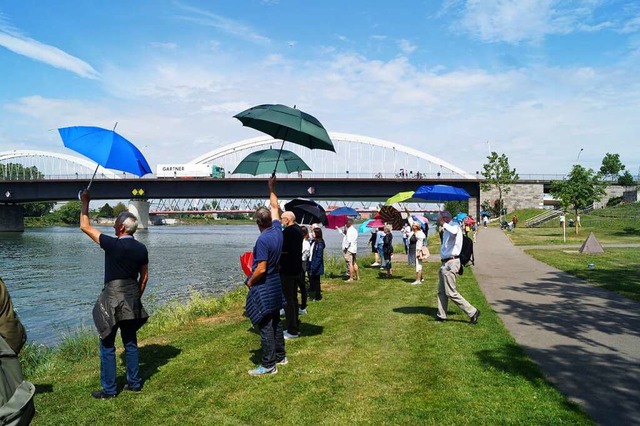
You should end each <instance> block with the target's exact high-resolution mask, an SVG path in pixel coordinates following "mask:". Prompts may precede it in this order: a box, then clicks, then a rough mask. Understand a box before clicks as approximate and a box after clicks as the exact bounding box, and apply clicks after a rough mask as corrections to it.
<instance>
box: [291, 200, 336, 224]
mask: <svg viewBox="0 0 640 426" xmlns="http://www.w3.org/2000/svg"><path fill="white" fill-rule="evenodd" d="M284 209H285V210H287V211H290V212H292V213H293V214H295V215H296V222H298V223H299V224H301V225H310V224H312V223H322V224H323V225H326V224H327V215H326V213H325V211H324V208H323V207H322V206H321V205H320V204H318V203H316V202H315V201H313V200H310V199H308V198H294V199H293V200H291V201H289V202H288V203H286V204H285V205H284Z"/></svg>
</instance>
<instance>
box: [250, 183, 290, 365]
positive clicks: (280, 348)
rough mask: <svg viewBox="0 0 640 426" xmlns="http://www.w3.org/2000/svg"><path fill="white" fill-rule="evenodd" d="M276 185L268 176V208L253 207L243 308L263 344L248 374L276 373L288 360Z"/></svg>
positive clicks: (280, 232)
mask: <svg viewBox="0 0 640 426" xmlns="http://www.w3.org/2000/svg"><path fill="white" fill-rule="evenodd" d="M275 187H276V178H275V176H272V177H271V179H269V207H270V208H269V209H267V208H266V207H260V208H259V209H258V210H256V216H255V217H256V224H257V225H258V229H259V230H260V236H258V239H257V240H256V244H255V246H254V247H253V266H252V268H251V270H252V273H251V276H250V277H249V278H247V281H246V282H245V285H246V286H247V287H248V288H249V292H248V293H247V302H246V305H245V311H246V314H247V316H248V317H249V319H250V320H251V323H252V324H253V325H254V327H256V328H258V329H259V330H260V343H261V346H262V361H261V364H260V365H258V366H256V368H254V369H252V370H249V371H248V373H249V375H250V376H264V375H267V374H276V373H277V372H278V367H277V365H285V364H287V363H288V362H289V361H288V360H287V354H286V352H285V343H284V335H283V331H282V322H281V321H280V308H282V304H283V295H282V284H281V282H280V274H279V273H278V265H279V263H280V255H281V253H282V227H281V225H280V214H279V206H278V197H277V196H276V193H275Z"/></svg>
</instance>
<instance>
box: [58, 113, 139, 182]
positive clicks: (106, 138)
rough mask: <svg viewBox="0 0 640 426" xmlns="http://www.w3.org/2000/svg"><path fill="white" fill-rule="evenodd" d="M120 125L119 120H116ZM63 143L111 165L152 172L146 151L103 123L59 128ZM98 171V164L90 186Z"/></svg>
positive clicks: (123, 170) (100, 163)
mask: <svg viewBox="0 0 640 426" xmlns="http://www.w3.org/2000/svg"><path fill="white" fill-rule="evenodd" d="M116 126H117V123H116ZM58 132H59V133H60V137H61V138H62V143H63V144H64V146H66V147H67V148H70V149H72V150H74V151H76V152H78V153H80V154H82V155H84V156H85V157H88V158H90V159H91V160H93V161H95V162H96V163H98V166H102V167H104V168H107V169H114V170H119V171H121V172H128V173H132V174H134V175H136V176H144V175H146V174H147V173H151V167H149V163H148V162H147V160H146V159H145V158H144V155H142V153H141V152H140V150H139V149H138V148H136V147H135V145H133V144H132V143H131V142H129V141H128V140H126V139H125V138H123V137H122V136H120V135H119V134H117V133H116V132H115V126H114V130H107V129H103V128H101V127H91V126H75V127H63V128H60V129H58ZM97 172H98V167H96V170H95V172H93V176H92V177H91V181H89V185H88V186H87V189H89V188H90V187H91V183H92V182H93V178H95V176H96V173H97Z"/></svg>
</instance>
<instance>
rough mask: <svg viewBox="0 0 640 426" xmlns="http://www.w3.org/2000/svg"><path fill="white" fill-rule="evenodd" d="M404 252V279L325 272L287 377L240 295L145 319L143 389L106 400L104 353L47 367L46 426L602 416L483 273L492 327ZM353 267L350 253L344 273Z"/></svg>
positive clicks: (399, 269) (542, 420) (39, 380)
mask: <svg viewBox="0 0 640 426" xmlns="http://www.w3.org/2000/svg"><path fill="white" fill-rule="evenodd" d="M402 259H403V256H396V259H394V274H395V277H394V278H393V279H383V278H381V277H380V275H379V270H378V269H377V268H366V267H362V268H361V278H362V279H361V280H360V281H356V282H352V283H347V282H344V281H342V280H341V279H339V278H332V279H325V280H323V289H324V292H325V298H324V299H323V301H322V302H317V303H312V304H310V305H309V308H308V310H309V314H308V315H305V316H302V317H301V320H302V326H301V333H302V337H301V338H300V339H297V340H294V341H289V342H287V355H288V357H289V364H288V365H286V366H281V367H280V368H279V372H278V374H277V375H274V376H268V377H259V378H253V377H249V376H248V375H247V373H246V371H247V370H248V369H249V368H251V367H252V366H253V365H254V364H255V363H257V362H258V361H259V355H260V353H259V348H260V339H259V335H257V334H256V333H255V332H254V331H253V329H252V328H251V327H250V324H249V321H248V320H247V319H246V318H244V317H243V316H242V315H241V313H242V306H243V303H242V300H241V299H242V297H241V296H242V294H241V292H240V291H239V292H237V293H236V294H233V295H231V296H229V297H230V299H229V300H228V302H226V303H224V304H221V305H218V308H216V309H214V311H213V312H211V311H208V310H207V309H199V311H200V313H201V314H203V315H205V317H203V318H200V319H195V318H196V317H197V316H198V315H195V314H194V316H190V320H185V321H182V320H180V321H177V320H176V319H175V318H171V317H170V318H168V319H164V320H161V318H157V319H154V321H158V322H159V324H162V323H164V325H158V326H157V328H154V327H155V326H154V325H153V321H152V322H151V323H150V324H149V325H148V326H145V329H143V330H144V333H143V336H141V341H140V360H141V365H140V369H141V375H142V376H143V378H144V380H145V387H144V390H143V392H141V393H139V394H133V393H129V392H125V393H123V394H121V395H120V396H119V397H118V398H115V399H113V400H109V401H98V400H94V399H92V398H91V397H90V396H89V393H90V391H92V390H95V389H97V388H98V387H99V381H98V374H99V361H98V357H97V355H95V354H94V355H90V354H83V355H82V356H81V359H60V360H56V362H55V363H54V368H49V369H47V370H46V371H40V372H37V373H36V374H34V375H33V376H31V377H30V380H32V381H33V382H34V383H35V384H36V387H37V389H38V393H37V395H36V401H35V402H36V408H37V410H38V415H37V417H36V419H35V422H34V424H39V425H45V424H46V425H49V424H50V425H60V424H125V423H126V424H130V425H138V424H140V425H143V424H144V425H147V424H163V425H164V424H171V425H173V424H194V425H203V424H212V425H213V424H215V425H219V424H275V423H278V424H331V425H333V424H421V425H422V424H443V423H447V424H470V423H474V424H591V421H590V420H589V418H588V417H587V416H586V415H585V414H583V413H582V412H581V411H580V410H579V409H578V408H577V407H576V406H575V405H574V404H571V403H570V402H568V401H567V400H566V398H564V397H563V396H562V395H561V394H560V393H559V392H558V391H557V390H556V389H555V388H554V387H553V386H551V385H550V384H549V383H548V382H547V381H546V380H545V379H544V378H543V376H542V375H541V373H540V371H539V369H538V368H537V367H536V366H535V364H533V362H532V361H530V360H529V359H528V358H527V357H526V356H525V355H524V353H523V351H522V350H521V349H520V348H519V347H518V346H517V345H516V343H515V341H514V340H513V338H512V337H511V336H510V335H509V334H508V332H507V331H506V330H505V328H504V327H503V325H502V323H501V322H500V320H499V318H498V317H497V315H496V314H495V313H493V312H492V311H491V309H490V307H489V306H488V304H487V303H486V301H485V300H484V298H483V296H482V294H481V292H480V289H479V287H478V285H477V283H476V281H475V279H474V277H473V275H472V274H471V273H467V274H465V275H464V276H463V277H461V278H460V281H459V288H460V291H461V293H462V294H464V295H465V297H467V298H468V299H469V301H470V302H471V303H473V304H474V305H476V306H477V307H478V308H479V309H480V310H482V316H481V318H480V324H479V325H477V326H470V325H469V324H468V318H467V317H466V316H465V315H464V314H463V313H462V312H461V311H459V310H458V309H457V308H456V307H454V306H451V307H450V309H449V321H447V322H445V323H439V322H436V321H434V315H435V312H436V282H437V275H436V274H437V269H436V267H437V264H427V265H426V266H425V282H424V284H423V285H418V286H411V285H410V284H409V283H410V282H411V281H413V280H414V278H415V275H414V272H413V269H412V268H410V267H409V266H407V264H406V260H405V261H404V262H403V261H402ZM370 261H371V259H366V258H365V259H362V260H361V265H366V264H368V263H370ZM342 267H343V265H342V264H341V261H340V260H339V259H338V260H335V261H334V264H333V265H332V267H331V268H330V269H336V271H340V270H341V268H342ZM196 305H200V303H196ZM218 309H219V310H218ZM156 317H160V315H156ZM96 346H97V342H96ZM120 355H121V356H120V361H119V366H118V368H119V369H118V373H119V374H118V382H119V386H120V387H122V385H124V383H125V378H124V369H123V367H122V361H123V359H122V358H123V357H122V354H120Z"/></svg>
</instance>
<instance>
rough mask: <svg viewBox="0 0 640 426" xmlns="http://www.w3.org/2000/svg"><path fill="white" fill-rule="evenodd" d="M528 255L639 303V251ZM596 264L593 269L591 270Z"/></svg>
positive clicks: (539, 252)
mask: <svg viewBox="0 0 640 426" xmlns="http://www.w3.org/2000/svg"><path fill="white" fill-rule="evenodd" d="M527 254H529V255H531V256H533V257H535V258H536V259H538V260H540V261H542V262H544V263H547V264H549V265H551V266H553V267H555V268H558V269H560V270H563V271H566V272H568V273H569V274H571V275H575V276H576V277H578V278H582V279H584V280H586V281H588V282H589V283H591V284H594V285H597V286H599V287H602V288H606V289H607V290H611V291H615V292H616V293H619V294H621V295H623V296H626V297H629V298H631V299H635V300H638V301H640V250H638V249H637V248H627V249H624V248H615V249H614V248H610V249H606V250H605V253H603V254H581V253H579V252H577V251H568V250H547V249H537V250H527ZM589 264H593V269H589V266H588V265H589Z"/></svg>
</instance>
